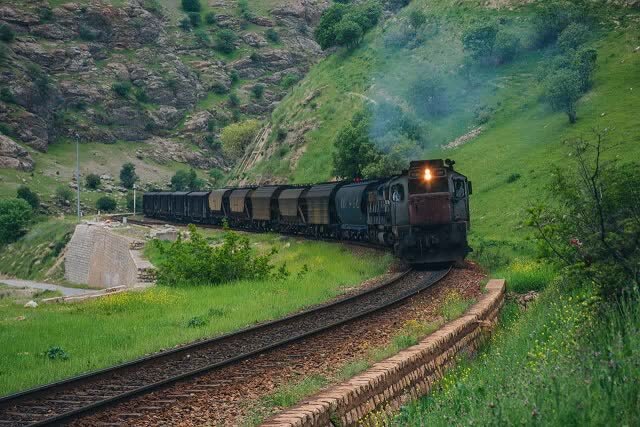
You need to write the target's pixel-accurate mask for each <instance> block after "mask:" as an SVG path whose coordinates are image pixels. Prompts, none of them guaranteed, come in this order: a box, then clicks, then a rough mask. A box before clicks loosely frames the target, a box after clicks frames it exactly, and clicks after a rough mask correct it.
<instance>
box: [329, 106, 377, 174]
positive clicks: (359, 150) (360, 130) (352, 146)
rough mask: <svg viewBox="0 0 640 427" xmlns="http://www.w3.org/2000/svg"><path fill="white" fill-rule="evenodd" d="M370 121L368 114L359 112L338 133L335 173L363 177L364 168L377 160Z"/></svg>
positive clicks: (335, 144)
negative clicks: (370, 135) (370, 137)
mask: <svg viewBox="0 0 640 427" xmlns="http://www.w3.org/2000/svg"><path fill="white" fill-rule="evenodd" d="M369 123H370V120H369V117H368V115H366V114H365V113H364V112H358V113H356V114H355V115H354V117H353V118H352V119H351V121H350V122H349V123H347V124H346V125H345V126H344V127H343V128H342V129H340V131H339V132H338V133H337V135H336V138H335V140H334V146H335V151H334V153H333V173H334V174H335V175H336V176H338V177H342V178H357V177H362V176H363V170H364V168H365V167H366V166H367V165H369V164H370V163H372V162H373V161H375V159H376V156H377V152H376V149H375V147H374V146H373V144H372V143H371V140H370V139H369Z"/></svg>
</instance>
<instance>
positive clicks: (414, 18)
mask: <svg viewBox="0 0 640 427" xmlns="http://www.w3.org/2000/svg"><path fill="white" fill-rule="evenodd" d="M409 23H410V24H411V26H412V27H413V28H416V29H417V28H420V27H422V26H423V25H424V24H426V23H427V15H426V14H425V13H424V12H423V11H422V10H420V9H414V10H412V11H411V12H409Z"/></svg>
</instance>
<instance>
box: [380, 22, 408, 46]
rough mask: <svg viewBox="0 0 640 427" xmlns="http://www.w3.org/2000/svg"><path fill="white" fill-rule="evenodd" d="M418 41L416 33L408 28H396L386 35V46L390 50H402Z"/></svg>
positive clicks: (388, 31)
mask: <svg viewBox="0 0 640 427" xmlns="http://www.w3.org/2000/svg"><path fill="white" fill-rule="evenodd" d="M415 40H416V31H415V29H414V28H411V27H407V26H397V27H396V26H394V27H393V28H390V29H389V30H387V31H386V32H385V33H384V36H383V41H384V45H385V47H386V48H388V49H400V48H403V47H405V46H407V45H408V44H409V43H411V42H413V41H415Z"/></svg>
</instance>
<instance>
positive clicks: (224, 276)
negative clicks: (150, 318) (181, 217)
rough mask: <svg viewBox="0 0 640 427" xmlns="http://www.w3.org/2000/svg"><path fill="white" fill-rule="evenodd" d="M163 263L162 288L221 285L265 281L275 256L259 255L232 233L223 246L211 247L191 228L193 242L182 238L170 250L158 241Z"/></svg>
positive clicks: (159, 272)
mask: <svg viewBox="0 0 640 427" xmlns="http://www.w3.org/2000/svg"><path fill="white" fill-rule="evenodd" d="M154 244H155V245H157V248H158V250H159V251H160V256H161V259H162V261H161V262H159V263H158V266H157V268H158V274H157V280H158V284H161V285H171V286H181V285H217V284H221V283H227V282H232V281H236V280H241V279H264V278H266V277H268V276H269V275H270V272H271V270H272V269H273V266H272V265H271V264H270V261H271V258H272V255H273V253H268V254H266V255H256V254H254V252H253V251H252V249H251V246H250V245H249V239H248V238H246V237H241V236H240V235H238V234H236V233H234V232H232V231H229V232H227V233H226V234H225V235H224V238H223V241H222V244H220V245H217V246H215V247H214V246H210V245H209V244H208V243H207V241H206V240H205V239H204V237H203V236H202V235H201V234H200V233H198V231H197V229H196V227H195V226H194V225H189V240H184V239H183V238H182V237H179V238H178V239H177V240H176V241H175V242H173V243H172V244H170V245H169V246H168V247H167V246H166V245H164V244H163V243H162V242H159V241H154Z"/></svg>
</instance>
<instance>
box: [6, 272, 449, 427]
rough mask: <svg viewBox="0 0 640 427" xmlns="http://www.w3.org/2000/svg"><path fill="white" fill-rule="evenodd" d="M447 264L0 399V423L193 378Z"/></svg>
mask: <svg viewBox="0 0 640 427" xmlns="http://www.w3.org/2000/svg"><path fill="white" fill-rule="evenodd" d="M449 270H450V268H443V269H439V270H434V271H429V272H425V274H424V276H423V278H422V279H421V280H419V281H416V282H411V283H407V282H409V281H408V280H405V279H406V277H407V275H408V273H409V272H405V273H401V274H399V275H398V276H396V277H394V278H392V279H390V280H388V281H386V282H385V283H383V284H381V285H378V286H376V287H374V288H371V289H369V290H366V291H364V292H361V293H358V294H356V295H353V296H349V297H346V298H342V299H339V300H337V301H335V302H331V303H328V304H324V305H321V306H318V307H315V308H312V309H310V310H306V311H303V312H300V313H297V314H294V315H291V316H288V317H285V318H283V319H279V320H275V321H272V322H267V323H264V324H260V325H257V326H253V327H249V328H246V329H243V330H240V331H237V332H234V333H230V334H227V335H223V336H220V337H217V338H213V339H207V340H203V341H199V342H195V343H192V344H189V345H185V346H182V347H178V348H175V349H171V350H168V351H164V352H160V353H157V354H153V355H151V356H147V357H143V358H141V359H137V360H134V361H132V362H129V363H125V364H122V365H118V366H114V367H112V368H107V369H103V370H100V371H96V372H92V373H88V374H84V375H80V376H77V377H73V378H70V379H67V380H63V381H59V382H56V383H53V384H49V385H45V386H42V387H38V388H34V389H31V390H27V391H24V392H20V393H16V394H13V395H9V396H6V397H3V398H0V425H10V426H35V425H49V424H60V423H65V422H68V421H71V420H74V419H77V418H79V417H82V416H85V415H87V414H89V413H92V412H95V411H97V410H99V409H101V408H105V407H107V406H109V405H113V404H116V403H118V402H121V401H124V400H126V399H129V398H132V397H134V396H138V395H142V394H145V393H147V392H150V391H152V390H156V389H159V388H161V387H163V386H166V385H169V384H171V383H174V382H176V381H179V380H182V379H186V378H189V377H194V376H197V375H198V374H202V373H205V372H208V371H211V370H213V369H216V368H220V367H222V366H226V365H229V364H231V363H234V362H237V361H239V360H243V359H246V358H249V357H252V356H254V355H256V354H259V353H262V352H264V351H266V350H269V349H273V348H276V347H279V346H282V345H284V344H287V343H290V342H294V341H296V340H300V339H302V338H305V337H308V336H311V335H314V334H317V333H319V332H321V331H325V330H327V329H330V328H333V327H335V326H338V325H341V324H344V323H346V322H349V321H351V320H354V319H358V318H360V317H363V316H366V315H367V314H370V313H373V312H376V311H379V310H381V309H384V308H386V307H390V306H392V305H394V304H396V303H398V302H400V301H403V300H405V299H407V298H409V297H411V296H413V295H415V294H417V293H419V292H420V291H422V290H424V289H426V288H428V287H430V286H431V285H433V284H435V283H436V282H438V281H439V280H440V279H442V278H443V277H445V276H446V275H447V273H448V272H449Z"/></svg>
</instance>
